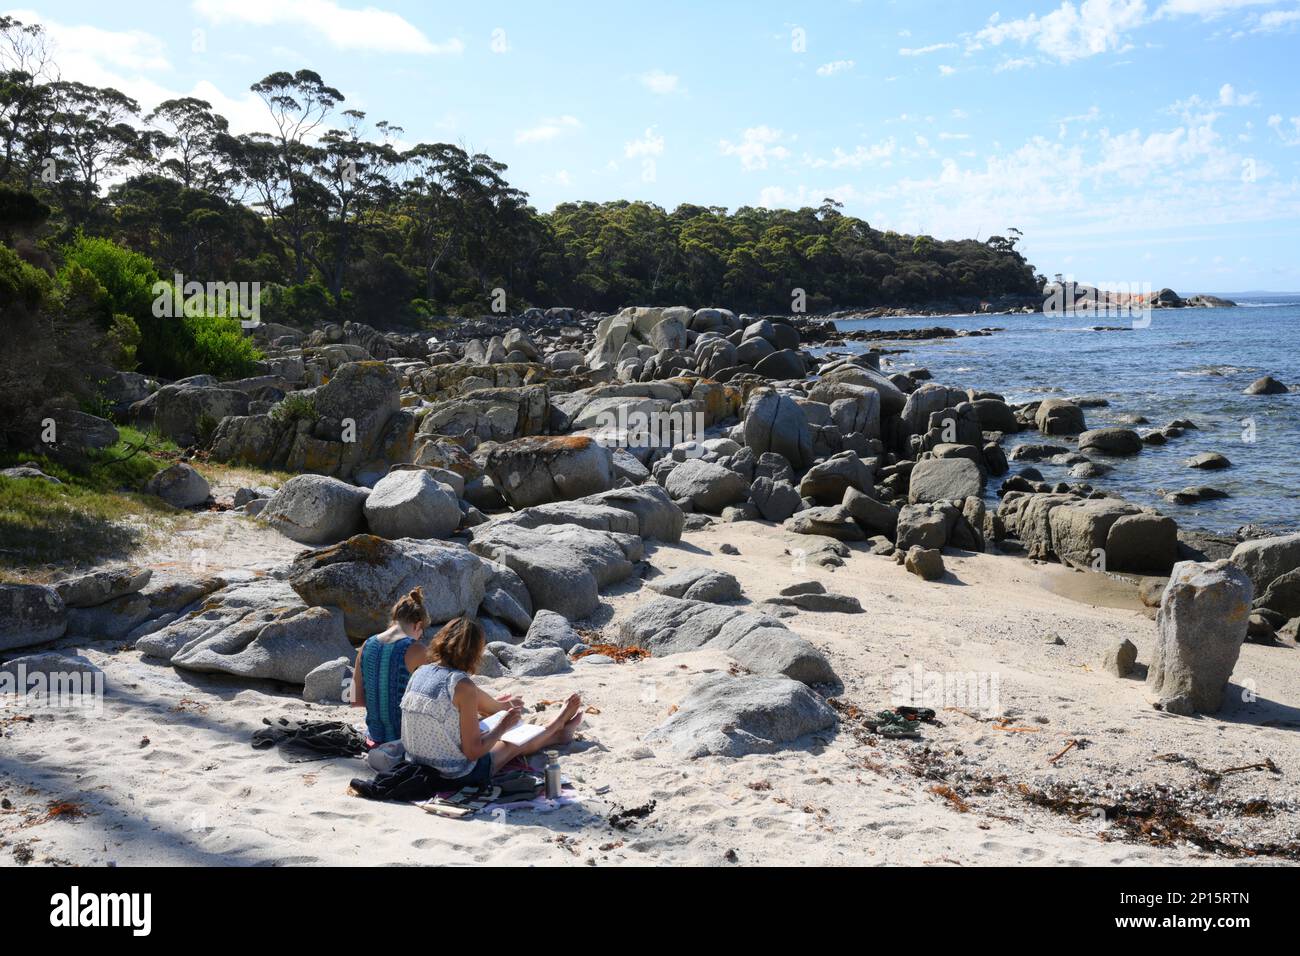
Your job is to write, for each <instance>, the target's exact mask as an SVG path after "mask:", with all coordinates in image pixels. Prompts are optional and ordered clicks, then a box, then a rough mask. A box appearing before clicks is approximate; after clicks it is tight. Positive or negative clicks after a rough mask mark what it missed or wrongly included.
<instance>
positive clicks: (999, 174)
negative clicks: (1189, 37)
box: [862, 116, 1300, 267]
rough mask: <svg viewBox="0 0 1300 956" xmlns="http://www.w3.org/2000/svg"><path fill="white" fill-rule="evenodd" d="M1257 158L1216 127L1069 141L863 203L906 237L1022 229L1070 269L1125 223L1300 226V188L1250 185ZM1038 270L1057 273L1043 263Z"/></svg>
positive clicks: (1036, 141) (1018, 151)
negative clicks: (1071, 260) (1076, 256)
mask: <svg viewBox="0 0 1300 956" xmlns="http://www.w3.org/2000/svg"><path fill="white" fill-rule="evenodd" d="M1272 125H1273V126H1274V128H1275V130H1276V131H1277V132H1278V133H1279V135H1282V134H1286V135H1289V136H1291V137H1292V138H1293V139H1294V141H1295V142H1296V144H1297V145H1300V117H1296V118H1295V120H1294V121H1293V122H1288V121H1286V120H1284V119H1283V117H1281V116H1277V117H1276V121H1275V122H1274V123H1273V124H1272ZM1250 158H1251V157H1249V156H1247V155H1245V154H1244V153H1241V152H1237V151H1236V150H1235V146H1230V145H1228V144H1226V143H1225V142H1224V141H1223V140H1222V139H1221V138H1220V137H1219V136H1218V134H1217V133H1216V131H1215V130H1214V128H1213V119H1210V120H1205V121H1202V122H1199V123H1197V124H1188V123H1183V124H1180V125H1178V126H1175V127H1173V128H1167V129H1154V130H1139V129H1132V130H1127V131H1124V132H1120V133H1111V132H1110V131H1107V130H1101V131H1098V132H1097V133H1094V134H1093V135H1090V136H1089V137H1087V138H1085V137H1083V136H1082V135H1080V136H1079V137H1077V138H1073V139H1069V140H1051V139H1047V138H1045V137H1041V136H1036V137H1033V138H1032V139H1030V140H1029V141H1028V142H1026V143H1024V144H1023V145H1021V146H1020V147H1018V148H1014V149H1012V150H1010V151H1003V150H995V151H994V152H993V153H990V154H988V155H986V156H984V157H983V158H981V159H975V158H972V159H971V160H969V161H967V160H958V159H947V160H943V161H942V162H941V168H940V171H939V172H938V173H937V174H936V175H931V176H928V177H921V178H913V179H908V178H904V179H901V180H898V181H896V182H894V183H892V184H889V185H886V186H883V187H881V188H880V189H878V190H876V191H873V192H869V193H867V194H865V195H863V196H862V202H863V204H864V205H865V206H866V207H867V208H871V207H872V206H880V207H884V208H888V209H890V210H891V212H890V218H891V220H892V221H891V223H890V225H891V226H892V227H893V228H896V229H899V230H901V231H906V232H916V231H926V232H930V233H931V234H933V235H944V236H958V235H961V236H970V235H975V234H976V233H977V232H982V234H984V235H988V234H989V233H990V232H993V231H997V232H1001V231H1003V230H1004V229H1005V228H1006V226H1007V225H1008V224H1011V225H1016V226H1019V227H1021V228H1023V229H1025V231H1026V234H1032V235H1033V237H1034V244H1035V247H1036V249H1038V250H1041V249H1045V248H1049V247H1050V248H1056V249H1059V250H1061V251H1060V253H1058V255H1057V256H1056V258H1055V261H1056V262H1060V261H1061V259H1060V256H1061V255H1063V254H1065V252H1067V251H1077V250H1078V249H1079V248H1086V247H1087V242H1086V241H1085V239H1086V237H1092V238H1093V241H1094V243H1095V244H1096V245H1098V246H1099V247H1100V246H1101V245H1104V244H1106V243H1112V242H1113V241H1114V239H1115V235H1116V228H1115V224H1116V223H1122V222H1133V223H1138V222H1140V223H1141V224H1142V225H1143V227H1144V229H1145V230H1148V231H1152V230H1154V231H1159V230H1174V229H1185V228H1189V227H1204V228H1207V229H1209V228H1211V227H1213V226H1217V225H1224V224H1229V223H1237V222H1252V221H1288V220H1294V219H1295V218H1296V217H1297V216H1300V184H1298V183H1296V182H1295V181H1294V180H1292V179H1290V178H1289V177H1285V176H1280V175H1278V171H1277V170H1275V169H1272V168H1271V167H1270V166H1269V164H1266V163H1263V162H1259V161H1257V162H1256V163H1255V166H1254V170H1253V171H1254V173H1255V174H1256V175H1255V176H1254V177H1252V178H1250V179H1249V181H1248V179H1247V177H1245V176H1244V175H1243V170H1244V169H1245V168H1246V164H1247V162H1248V161H1249V160H1250ZM881 218H882V217H880V216H873V217H872V221H873V222H878V220H880V219H881ZM878 224H880V223H879V222H878ZM881 227H882V228H883V227H884V226H883V225H881ZM1138 238H1139V236H1138V234H1136V233H1135V234H1134V239H1135V241H1137V239H1138ZM1142 241H1144V242H1145V241H1146V239H1143V240H1142ZM1035 261H1036V262H1037V263H1038V264H1039V265H1041V266H1045V267H1047V266H1050V265H1052V263H1051V262H1050V261H1048V260H1047V259H1046V258H1045V257H1043V256H1041V255H1037V253H1036V258H1035Z"/></svg>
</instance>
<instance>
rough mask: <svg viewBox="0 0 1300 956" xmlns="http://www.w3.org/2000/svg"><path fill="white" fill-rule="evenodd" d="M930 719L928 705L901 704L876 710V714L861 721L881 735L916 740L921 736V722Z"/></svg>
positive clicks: (931, 711) (931, 713)
mask: <svg viewBox="0 0 1300 956" xmlns="http://www.w3.org/2000/svg"><path fill="white" fill-rule="evenodd" d="M931 720H934V711H933V710H931V709H930V708H929V707H907V706H903V707H895V708H894V709H893V710H881V711H877V712H876V716H874V717H867V718H865V719H864V720H863V721H862V722H863V723H864V724H866V725H867V726H868V727H870V728H871V729H872V730H874V731H875V732H876V733H878V734H879V735H880V736H882V737H890V738H893V739H896V740H917V739H920V736H921V733H920V727H921V724H922V723H925V722H928V721H931Z"/></svg>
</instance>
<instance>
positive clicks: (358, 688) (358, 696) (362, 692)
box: [352, 645, 366, 707]
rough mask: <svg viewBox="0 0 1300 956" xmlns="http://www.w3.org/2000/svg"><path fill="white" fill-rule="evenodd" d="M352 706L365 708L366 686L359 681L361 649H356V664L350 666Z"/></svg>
mask: <svg viewBox="0 0 1300 956" xmlns="http://www.w3.org/2000/svg"><path fill="white" fill-rule="evenodd" d="M364 646H365V645H362V647H364ZM352 706H353V707H364V706H366V685H365V684H364V683H363V682H362V680H361V647H359V648H357V662H356V663H355V664H354V665H353V666H352Z"/></svg>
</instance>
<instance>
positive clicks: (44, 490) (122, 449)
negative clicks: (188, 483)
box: [0, 428, 184, 579]
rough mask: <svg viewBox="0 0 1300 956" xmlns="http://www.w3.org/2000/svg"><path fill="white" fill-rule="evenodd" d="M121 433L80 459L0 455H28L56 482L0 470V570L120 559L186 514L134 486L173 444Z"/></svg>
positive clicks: (4, 462)
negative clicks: (108, 444) (111, 443)
mask: <svg viewBox="0 0 1300 956" xmlns="http://www.w3.org/2000/svg"><path fill="white" fill-rule="evenodd" d="M120 434H121V439H120V440H119V441H118V443H117V444H116V445H114V446H113V447H111V448H106V449H104V450H103V451H99V452H92V453H90V454H88V455H87V456H86V457H85V459H84V460H80V461H65V460H56V459H53V458H50V457H49V456H45V455H37V454H32V453H30V452H21V451H19V452H5V453H2V454H0V468H12V467H14V466H16V465H22V464H25V463H27V462H32V463H34V464H35V465H36V466H37V467H38V468H40V469H41V471H43V472H45V474H47V475H51V476H52V477H55V478H58V479H59V481H60V482H61V484H57V485H56V484H53V483H51V482H48V481H43V480H42V479H39V478H5V477H0V577H3V578H6V579H27V578H32V577H42V576H44V575H43V574H42V571H48V570H49V569H48V568H47V567H42V566H48V565H56V566H69V565H73V566H75V565H86V564H92V563H95V562H100V561H105V560H124V559H126V558H128V557H130V555H131V554H132V553H133V552H134V551H135V550H136V549H137V548H139V547H141V546H142V545H143V544H144V543H145V541H147V540H148V537H149V535H150V534H152V533H161V532H164V531H165V530H166V529H167V528H169V527H171V526H172V525H173V524H174V523H175V522H176V521H177V520H178V519H179V518H181V517H182V516H183V515H184V512H181V511H178V510H177V509H175V508H172V507H171V506H170V505H167V504H166V503H164V502H163V501H161V500H160V499H158V498H154V497H152V496H150V495H145V494H141V493H140V489H141V488H142V487H143V486H144V483H145V482H146V481H148V480H149V478H150V477H152V476H153V474H154V473H155V472H157V471H158V470H159V469H161V468H164V467H166V466H167V465H168V464H170V462H171V461H173V460H174V459H175V458H176V456H177V454H178V451H179V450H178V449H177V448H176V446H175V445H174V444H172V443H170V442H167V441H164V440H162V439H159V438H158V437H157V436H156V435H146V434H144V433H143V432H140V431H137V430H135V429H132V428H123V429H120Z"/></svg>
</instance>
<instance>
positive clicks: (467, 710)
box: [402, 617, 582, 787]
mask: <svg viewBox="0 0 1300 956" xmlns="http://www.w3.org/2000/svg"><path fill="white" fill-rule="evenodd" d="M486 646H487V637H486V635H484V633H483V628H482V626H481V625H480V624H479V623H478V621H475V620H473V619H471V618H466V617H459V618H456V619H455V620H454V621H450V622H448V623H447V624H445V625H444V626H443V628H442V630H440V631H439V632H438V633H437V634H436V635H434V638H433V642H432V643H431V644H430V645H429V663H428V665H426V666H425V667H422V668H420V670H419V671H418V672H417V673H416V674H415V676H414V677H413V678H412V679H411V683H410V685H409V686H408V687H407V688H406V696H405V697H404V698H403V699H402V745H403V746H404V747H405V748H406V755H407V758H408V759H410V760H414V761H415V762H416V763H422V764H426V765H428V766H430V767H433V768H434V769H435V770H437V771H438V772H439V773H440V774H442V775H443V776H444V777H446V778H448V779H449V780H451V781H454V782H455V783H456V784H457V785H458V786H461V787H471V786H482V785H485V784H487V783H488V782H489V781H490V780H491V779H492V774H493V773H494V772H496V771H497V770H499V769H501V767H503V766H504V765H505V764H507V763H509V762H510V761H511V760H513V759H514V758H515V757H517V756H519V755H521V754H531V753H535V752H536V751H538V750H541V749H542V748H543V747H548V746H552V745H554V744H557V743H567V742H569V741H571V740H572V739H573V735H574V733H575V732H576V731H577V729H578V724H579V723H580V722H581V721H582V715H581V713H579V710H580V708H581V707H582V699H581V698H580V697H579V696H578V695H577V694H573V695H571V696H570V697H569V699H568V700H567V701H565V703H564V708H563V709H562V710H561V711H560V713H559V714H558V715H557V716H556V717H555V719H554V720H552V721H551V722H550V723H549V724H547V726H546V730H545V732H543V733H541V734H539V735H538V736H536V737H534V738H533V739H532V740H529V741H528V742H527V743H524V744H508V743H505V742H504V741H502V740H501V737H502V735H503V734H505V732H506V731H508V730H509V729H510V728H512V727H514V726H515V725H516V724H518V723H519V722H520V720H521V719H522V717H521V714H522V711H523V704H522V701H520V700H519V699H518V698H504V699H499V700H498V699H493V698H492V697H491V696H489V695H488V694H486V693H484V692H483V691H482V690H481V689H480V688H479V687H478V686H477V685H475V683H474V680H473V678H472V676H471V675H472V674H474V673H475V672H476V671H477V670H478V664H479V661H480V660H481V659H482V657H483V650H484V648H485V647H486ZM499 711H506V714H505V716H504V717H503V718H502V719H501V721H500V722H499V723H498V724H497V725H496V726H495V727H494V728H492V730H490V731H488V732H487V733H484V732H483V730H482V728H481V727H480V726H479V718H480V717H486V716H488V715H490V714H495V713H498V712H499Z"/></svg>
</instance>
